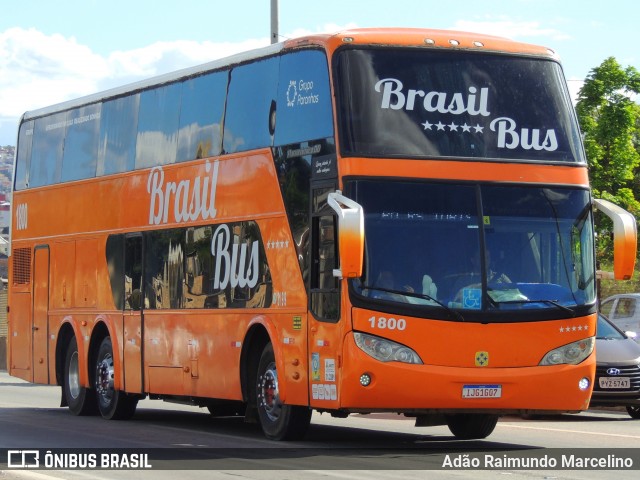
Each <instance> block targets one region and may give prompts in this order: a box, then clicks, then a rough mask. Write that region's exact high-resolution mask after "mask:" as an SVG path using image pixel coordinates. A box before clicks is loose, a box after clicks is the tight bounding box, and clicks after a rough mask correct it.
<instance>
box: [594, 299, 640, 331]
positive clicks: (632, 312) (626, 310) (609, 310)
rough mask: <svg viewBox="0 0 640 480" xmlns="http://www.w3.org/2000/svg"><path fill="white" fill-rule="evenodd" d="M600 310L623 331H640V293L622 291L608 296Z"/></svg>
mask: <svg viewBox="0 0 640 480" xmlns="http://www.w3.org/2000/svg"><path fill="white" fill-rule="evenodd" d="M600 312H602V313H603V314H605V315H606V316H607V318H608V319H609V321H611V322H612V323H613V324H614V325H615V326H616V327H618V328H619V329H620V330H622V331H623V332H628V331H631V332H640V293H621V294H617V295H612V296H610V297H607V298H606V299H605V300H603V301H602V303H601V304H600Z"/></svg>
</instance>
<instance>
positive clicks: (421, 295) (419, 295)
mask: <svg viewBox="0 0 640 480" xmlns="http://www.w3.org/2000/svg"><path fill="white" fill-rule="evenodd" d="M362 290H375V291H377V292H386V293H393V294H396V295H403V296H405V297H413V298H421V299H422V300H429V301H431V302H433V303H434V304H435V305H437V306H439V307H441V308H442V309H444V310H445V311H446V312H447V313H449V314H450V315H452V316H453V317H454V318H455V319H456V320H458V321H459V322H465V321H466V320H465V319H464V317H463V316H462V314H461V313H459V312H456V311H455V310H453V309H452V308H449V307H447V306H446V305H445V304H444V303H442V302H441V301H439V300H436V299H435V298H433V297H432V296H431V295H427V294H426V293H416V292H407V291H405V290H394V289H392V288H382V287H370V286H368V285H363V286H362ZM435 305H434V306H435Z"/></svg>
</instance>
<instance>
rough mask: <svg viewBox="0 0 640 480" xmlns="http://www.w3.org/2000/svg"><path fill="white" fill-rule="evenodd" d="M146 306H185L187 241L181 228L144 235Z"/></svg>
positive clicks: (144, 289)
mask: <svg viewBox="0 0 640 480" xmlns="http://www.w3.org/2000/svg"><path fill="white" fill-rule="evenodd" d="M145 237H146V241H145V250H144V251H145V261H144V278H145V282H144V288H143V291H144V298H145V300H144V307H145V308H182V307H183V305H184V299H183V287H184V285H183V284H184V282H183V279H184V248H183V247H184V245H183V241H182V240H183V237H184V235H183V232H182V230H181V229H175V230H162V231H159V232H151V233H149V234H148V235H146V236H145Z"/></svg>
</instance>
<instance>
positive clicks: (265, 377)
mask: <svg viewBox="0 0 640 480" xmlns="http://www.w3.org/2000/svg"><path fill="white" fill-rule="evenodd" d="M256 395H257V397H256V398H257V404H258V417H259V419H260V426H261V427H262V431H263V432H264V434H265V436H266V437H267V438H268V439H270V440H298V439H300V438H302V437H304V435H305V433H307V429H308V428H309V423H310V422H311V409H310V408H308V407H302V406H294V405H285V404H283V403H282V402H281V401H280V394H279V387H278V371H277V370H276V361H275V356H274V353H273V345H272V344H271V343H269V344H267V346H266V347H265V348H264V350H263V352H262V356H261V357H260V362H259V363H258V375H257V381H256Z"/></svg>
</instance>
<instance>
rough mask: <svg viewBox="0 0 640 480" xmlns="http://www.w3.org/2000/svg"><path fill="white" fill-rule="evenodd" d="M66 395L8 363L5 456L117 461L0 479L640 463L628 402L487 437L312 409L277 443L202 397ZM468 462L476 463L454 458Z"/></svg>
mask: <svg viewBox="0 0 640 480" xmlns="http://www.w3.org/2000/svg"><path fill="white" fill-rule="evenodd" d="M59 402H60V390H59V388H57V387H49V386H39V385H31V384H28V383H25V382H22V381H21V380H18V379H15V378H12V377H9V376H8V375H7V374H6V373H5V372H0V465H1V464H3V463H4V464H5V465H7V464H8V459H6V458H2V456H6V455H9V453H8V451H9V450H11V451H12V452H13V453H12V455H14V457H13V458H12V462H13V464H15V463H16V462H17V460H16V458H17V457H15V455H16V454H17V453H16V451H18V450H19V451H26V450H32V451H38V454H39V461H40V463H41V466H42V465H44V463H45V455H47V452H50V453H49V455H50V456H49V457H47V458H48V459H49V460H50V462H49V464H50V465H53V464H54V461H53V460H55V461H57V462H58V465H57V466H58V467H60V466H62V467H64V466H69V465H71V467H74V466H75V465H74V464H73V462H74V461H76V462H79V463H82V462H83V461H85V462H89V466H90V467H91V466H96V467H100V466H102V464H101V461H102V459H103V458H102V455H103V454H104V455H111V454H114V455H115V456H114V457H113V461H114V463H113V464H111V465H110V466H111V467H112V469H109V470H100V469H75V468H62V469H55V470H54V469H46V468H41V469H38V470H31V469H26V468H22V469H20V468H10V469H6V470H5V471H2V472H0V480H14V479H17V478H22V479H24V478H28V479H34V480H38V479H40V480H46V479H52V478H66V479H74V478H83V479H84V478H99V479H107V478H123V479H125V478H126V479H129V478H133V479H136V478H151V475H153V478H154V479H171V480H175V478H176V476H178V478H227V479H231V478H233V479H237V478H238V477H240V478H256V479H297V478H311V479H323V480H326V479H327V478H340V479H365V478H366V479H367V480H371V479H377V478H385V479H387V478H398V479H403V480H406V479H413V478H469V479H471V478H473V479H484V478H495V477H496V475H509V477H510V478H526V479H532V478H533V479H538V478H540V479H556V478H557V479H614V478H615V479H616V480H619V479H625V478H634V479H636V478H638V476H639V475H640V421H638V420H632V419H631V418H630V417H629V416H628V415H627V414H626V412H623V411H606V410H590V411H588V412H583V413H581V414H579V415H562V416H550V417H546V418H541V419H538V420H534V421H532V420H523V419H521V418H518V417H503V418H502V419H501V420H500V422H499V423H498V426H497V427H496V430H495V431H494V433H493V434H492V435H491V436H490V437H488V438H487V439H485V440H481V441H459V440H455V439H454V438H453V436H452V435H451V434H450V432H449V430H448V428H447V427H444V426H439V427H418V428H416V427H414V426H413V425H414V423H413V421H412V420H411V419H406V418H405V417H402V416H397V415H388V414H385V415H382V414H380V415H352V416H350V417H349V418H348V419H335V418H331V417H330V416H329V415H327V414H324V415H319V414H314V416H313V419H312V425H311V428H310V430H309V432H308V434H307V436H306V438H305V440H304V441H301V442H280V443H277V442H271V441H268V440H266V439H265V438H264V437H263V436H262V433H261V432H260V430H259V428H258V427H257V426H256V425H253V424H247V423H244V421H243V420H242V419H241V418H212V417H211V416H210V415H209V414H208V413H207V411H206V410H202V409H198V408H196V407H189V406H182V405H175V404H168V403H164V402H160V401H155V400H145V401H142V402H140V404H139V406H138V410H137V411H136V415H135V416H134V417H133V419H131V420H129V421H125V422H119V421H106V420H103V419H101V418H98V417H75V416H73V415H71V414H70V413H69V412H68V411H67V409H66V408H59V407H58V405H59ZM81 454H82V455H85V456H84V457H81ZM145 454H146V455H147V457H143V455H145ZM92 455H93V457H91V456H92ZM104 458H105V459H106V460H111V457H108V456H107V457H104ZM521 458H522V460H521ZM532 458H536V459H538V460H535V461H537V462H538V466H537V467H538V468H526V466H527V465H526V464H524V466H522V465H523V464H521V465H520V466H517V465H516V464H515V463H511V464H507V462H525V461H529V462H532V461H534V460H531V459H532ZM74 459H75V460H74ZM143 459H146V461H147V464H150V465H151V466H152V467H153V468H152V470H151V471H148V470H146V469H145V468H140V469H133V470H132V469H121V468H119V467H126V466H129V467H130V466H131V465H133V464H134V463H135V462H139V464H138V465H137V466H144V465H145V464H144V463H143V461H142V460H143ZM527 459H528V460H527ZM91 460H93V462H94V465H92V464H90V462H91ZM554 460H555V461H556V464H555V467H558V466H562V463H563V462H565V461H566V462H567V464H566V466H569V467H573V468H571V469H561V468H553V469H544V468H540V464H541V462H545V461H546V462H547V463H549V462H553V461H554ZM579 461H583V462H592V463H594V462H596V463H597V462H605V463H604V464H602V465H604V466H606V465H607V463H606V462H610V463H609V465H613V466H616V464H615V462H619V463H618V464H617V466H618V467H620V466H621V468H617V469H615V470H611V469H606V468H602V467H601V466H599V465H595V466H594V465H593V464H592V465H587V467H588V468H586V469H582V468H578V467H580V466H581V465H579V464H578V463H576V462H579ZM63 462H67V463H66V464H64V463H63ZM465 462H467V463H466V464H467V465H469V466H471V467H474V466H476V465H477V467H478V468H469V469H458V468H455V467H457V466H459V465H462V466H465ZM474 462H477V464H474ZM501 462H502V463H501ZM570 462H573V463H570ZM611 462H614V463H611ZM628 462H631V463H632V465H631V466H628ZM140 464H142V465H140ZM105 465H109V464H108V463H106V464H105ZM551 466H554V465H551ZM176 469H178V470H180V471H177V470H176Z"/></svg>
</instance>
